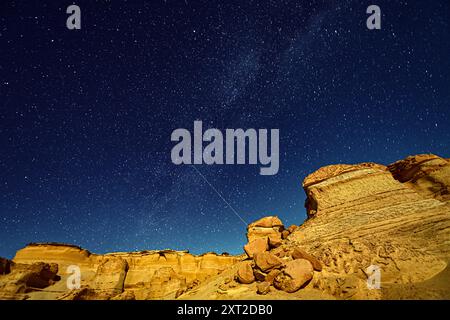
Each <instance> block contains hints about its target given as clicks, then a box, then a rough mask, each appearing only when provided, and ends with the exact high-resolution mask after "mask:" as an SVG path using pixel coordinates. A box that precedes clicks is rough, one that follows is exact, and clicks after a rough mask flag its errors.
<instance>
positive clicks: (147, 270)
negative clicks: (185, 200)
mask: <svg viewBox="0 0 450 320" xmlns="http://www.w3.org/2000/svg"><path fill="white" fill-rule="evenodd" d="M303 188H304V191H305V193H306V195H307V200H306V203H305V207H306V210H307V216H308V218H307V220H306V221H305V222H304V223H303V224H302V225H300V226H290V227H289V228H285V227H284V226H283V223H282V221H281V220H280V219H279V218H278V217H275V216H270V217H265V218H263V219H260V220H258V221H255V222H254V223H252V224H250V225H249V226H248V228H247V238H248V243H247V244H246V245H245V246H244V252H245V253H246V254H245V255H241V256H229V255H217V254H213V253H207V254H204V255H201V256H194V255H191V254H189V253H188V252H185V251H172V250H162V251H142V252H133V253H111V254H106V255H97V254H92V253H90V252H89V251H87V250H84V249H81V248H79V247H76V246H70V245H60V244H32V245H28V246H27V247H25V248H24V249H22V250H19V251H18V252H17V254H16V256H15V257H14V259H13V261H9V260H7V259H0V299H70V300H72V299H126V300H128V299H129V300H131V299H174V298H178V299H430V298H433V299H450V281H449V279H450V267H449V261H450V241H449V239H450V160H449V159H445V158H441V157H438V156H435V155H417V156H412V157H408V158H406V159H404V160H400V161H397V162H395V163H393V164H391V165H388V166H384V165H380V164H375V163H362V164H357V165H346V164H338V165H331V166H326V167H323V168H320V169H318V170H317V171H315V172H314V173H312V174H310V175H309V176H307V177H306V178H305V179H304V181H303ZM71 265H76V266H79V268H80V270H81V274H82V281H81V288H80V289H75V290H68V289H67V287H66V280H67V277H68V274H67V268H68V267H69V266H71ZM374 268H378V270H379V271H380V275H381V277H380V279H379V280H380V281H381V282H380V289H371V288H370V287H369V286H368V278H370V277H371V276H372V274H371V272H372V271H371V270H373V269H374Z"/></svg>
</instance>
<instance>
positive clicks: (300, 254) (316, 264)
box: [292, 247, 322, 271]
mask: <svg viewBox="0 0 450 320" xmlns="http://www.w3.org/2000/svg"><path fill="white" fill-rule="evenodd" d="M292 258H293V259H305V260H308V261H309V262H311V264H312V266H313V268H314V270H316V271H322V263H321V262H320V261H319V260H318V259H317V258H316V257H314V256H312V255H310V254H309V253H308V252H306V251H305V250H302V249H300V248H298V247H297V248H295V249H294V251H293V252H292Z"/></svg>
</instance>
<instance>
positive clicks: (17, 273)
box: [0, 262, 59, 299]
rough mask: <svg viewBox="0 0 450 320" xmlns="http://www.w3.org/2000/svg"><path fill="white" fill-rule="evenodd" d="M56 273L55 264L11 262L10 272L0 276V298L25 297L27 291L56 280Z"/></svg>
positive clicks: (56, 267) (44, 286)
mask: <svg viewBox="0 0 450 320" xmlns="http://www.w3.org/2000/svg"><path fill="white" fill-rule="evenodd" d="M57 273H58V265H56V264H47V263H42V262H37V263H33V264H20V263H12V264H11V265H10V272H9V273H8V274H5V275H3V276H2V278H0V280H1V281H0V299H27V298H28V297H29V296H28V295H27V293H28V292H30V291H33V290H40V289H44V288H46V287H48V286H50V285H52V284H54V283H55V282H56V281H58V280H59V277H58V276H57Z"/></svg>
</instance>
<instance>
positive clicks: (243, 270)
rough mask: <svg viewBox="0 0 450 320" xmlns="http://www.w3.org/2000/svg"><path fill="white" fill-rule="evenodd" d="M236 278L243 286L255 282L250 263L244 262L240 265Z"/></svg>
mask: <svg viewBox="0 0 450 320" xmlns="http://www.w3.org/2000/svg"><path fill="white" fill-rule="evenodd" d="M236 278H237V280H238V281H239V282H240V283H243V284H250V283H252V282H254V281H255V276H254V274H253V269H252V263H251V261H244V262H242V263H241V264H240V266H239V268H238V271H237V274H236Z"/></svg>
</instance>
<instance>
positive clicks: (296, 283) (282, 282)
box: [273, 259, 314, 293]
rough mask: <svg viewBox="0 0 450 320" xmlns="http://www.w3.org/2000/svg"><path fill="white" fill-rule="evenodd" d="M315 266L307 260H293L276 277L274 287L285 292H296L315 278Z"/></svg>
mask: <svg viewBox="0 0 450 320" xmlns="http://www.w3.org/2000/svg"><path fill="white" fill-rule="evenodd" d="M313 273H314V270H313V266H312V264H311V262H309V261H308V260H305V259H297V260H292V261H289V262H288V263H286V267H285V268H284V269H283V270H282V271H281V272H280V273H279V274H278V275H277V276H276V277H275V279H274V282H273V284H274V286H275V288H277V289H279V290H283V291H285V292H289V293H292V292H295V291H297V290H298V289H300V288H301V287H302V286H303V285H304V284H305V283H307V282H308V281H309V280H311V279H312V277H313Z"/></svg>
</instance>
